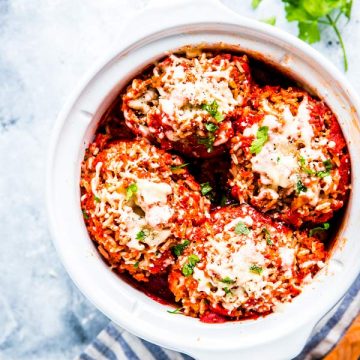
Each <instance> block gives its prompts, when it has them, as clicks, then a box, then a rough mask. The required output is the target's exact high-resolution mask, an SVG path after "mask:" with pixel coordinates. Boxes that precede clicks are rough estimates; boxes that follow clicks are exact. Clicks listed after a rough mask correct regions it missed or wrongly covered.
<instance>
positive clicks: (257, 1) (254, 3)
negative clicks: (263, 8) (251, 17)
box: [251, 0, 262, 10]
mask: <svg viewBox="0 0 360 360" xmlns="http://www.w3.org/2000/svg"><path fill="white" fill-rule="evenodd" d="M261 1H262V0H252V1H251V7H252V8H253V9H254V10H255V9H257V8H258V7H259V5H260V3H261Z"/></svg>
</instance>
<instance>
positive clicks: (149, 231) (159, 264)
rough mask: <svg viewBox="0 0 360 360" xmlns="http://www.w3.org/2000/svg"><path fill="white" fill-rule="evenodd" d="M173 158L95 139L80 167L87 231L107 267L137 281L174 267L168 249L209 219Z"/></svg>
mask: <svg viewBox="0 0 360 360" xmlns="http://www.w3.org/2000/svg"><path fill="white" fill-rule="evenodd" d="M183 165H184V164H183V162H182V160H181V159H180V158H179V157H177V156H176V155H171V154H167V153H165V152H164V151H162V150H159V149H157V148H156V147H154V146H152V145H150V144H149V143H148V142H147V141H146V140H138V141H116V142H112V143H107V141H106V138H104V137H103V136H98V138H97V139H96V140H95V142H94V143H93V144H91V145H90V147H89V149H88V151H87V155H86V157H85V159H84V161H83V164H82V180H81V190H82V197H81V204H82V209H83V214H84V218H85V222H86V225H87V228H88V231H89V233H90V235H91V237H92V239H93V240H94V241H95V242H96V243H97V244H98V248H99V251H100V253H101V254H102V255H103V256H104V257H105V258H106V259H107V261H108V262H109V263H110V265H111V266H112V267H114V268H116V270H118V271H120V272H122V271H124V270H127V271H128V272H129V273H130V274H132V275H133V276H134V278H135V279H137V280H139V281H146V280H147V278H148V277H149V276H150V275H151V274H159V273H162V272H164V271H165V270H166V268H167V267H168V266H169V265H170V264H172V263H173V262H174V258H173V255H172V252H171V248H172V246H174V245H176V244H177V243H178V242H181V241H182V239H183V238H186V237H187V236H188V234H189V232H190V231H191V230H192V228H193V227H194V226H196V225H199V224H201V223H202V222H203V221H204V220H205V217H206V216H207V214H208V209H209V205H210V203H209V201H208V200H207V199H206V198H205V197H203V196H202V195H201V193H200V186H199V185H198V184H197V183H196V182H195V181H194V179H193V177H192V176H191V175H190V174H189V173H188V171H187V170H186V168H185V167H184V166H183Z"/></svg>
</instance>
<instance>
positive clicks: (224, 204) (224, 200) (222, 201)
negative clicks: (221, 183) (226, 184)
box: [220, 195, 228, 207]
mask: <svg viewBox="0 0 360 360" xmlns="http://www.w3.org/2000/svg"><path fill="white" fill-rule="evenodd" d="M227 201H228V198H227V197H226V195H223V196H222V197H221V200H220V206H221V207H223V206H226V203H227Z"/></svg>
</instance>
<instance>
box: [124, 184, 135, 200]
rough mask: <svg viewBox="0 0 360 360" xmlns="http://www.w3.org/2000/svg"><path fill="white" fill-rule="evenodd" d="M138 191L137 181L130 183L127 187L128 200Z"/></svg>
mask: <svg viewBox="0 0 360 360" xmlns="http://www.w3.org/2000/svg"><path fill="white" fill-rule="evenodd" d="M137 191H138V187H137V185H136V183H133V184H131V185H129V186H128V187H127V188H126V200H130V199H131V198H132V197H133V196H134V195H135V194H136V192H137Z"/></svg>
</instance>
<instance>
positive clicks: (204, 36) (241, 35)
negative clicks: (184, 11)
mask: <svg viewBox="0 0 360 360" xmlns="http://www.w3.org/2000/svg"><path fill="white" fill-rule="evenodd" d="M219 42H221V43H222V44H228V45H227V46H228V47H229V48H230V49H232V50H237V51H241V50H243V51H245V52H248V53H250V54H252V55H253V56H261V57H265V58H266V59H267V61H269V62H272V63H274V64H276V65H277V66H278V67H280V68H281V70H282V71H284V72H286V73H288V74H289V75H290V76H292V77H293V78H294V79H296V80H297V81H299V82H301V83H302V84H304V86H305V87H306V88H308V89H311V90H312V92H315V93H317V94H318V95H319V96H320V97H321V98H323V99H324V100H325V101H326V102H327V103H328V104H329V105H330V107H331V108H332V110H333V111H334V112H335V113H336V114H337V115H338V118H339V121H340V124H341V126H342V129H343V132H344V134H345V137H346V138H347V140H348V145H349V149H350V153H351V156H352V159H353V160H354V159H355V157H356V155H357V154H359V153H360V151H359V150H360V131H359V125H358V122H357V121H358V120H357V118H358V114H357V113H356V106H358V105H357V104H355V105H354V102H353V101H354V100H353V95H352V94H351V93H350V92H349V90H348V87H347V84H346V83H345V82H344V81H343V80H342V78H341V77H339V76H338V73H337V72H335V73H334V72H333V68H332V67H329V65H328V64H326V66H323V65H322V58H319V59H317V57H316V54H315V53H314V52H312V51H311V50H310V49H309V48H308V47H306V46H304V48H299V44H298V43H297V42H295V44H292V43H291V42H290V41H288V40H287V39H286V38H285V36H278V35H276V34H274V33H271V31H266V32H265V31H256V30H255V29H253V28H252V27H251V26H248V25H247V24H241V25H237V24H225V23H216V24H215V23H199V24H192V25H186V26H178V27H173V28H170V29H167V30H164V31H161V32H158V33H155V34H152V35H150V36H148V37H146V38H143V39H141V40H139V41H138V42H136V43H134V44H133V45H131V46H129V47H128V48H126V49H125V50H124V51H122V52H120V53H119V54H117V55H116V56H115V57H113V58H112V59H111V60H109V61H108V62H107V63H106V64H105V65H104V66H103V67H102V68H101V69H100V70H97V71H96V73H95V74H94V75H93V76H92V77H91V78H90V79H88V81H87V82H86V83H85V84H84V85H83V86H82V87H81V89H80V92H79V94H78V96H77V97H76V98H75V99H73V101H71V102H70V103H69V104H68V107H67V109H66V110H65V111H64V112H63V114H62V115H61V116H60V117H62V119H63V120H62V124H61V125H59V129H58V137H57V140H56V143H55V144H54V149H55V150H54V156H53V160H52V166H51V169H50V172H51V176H50V178H51V180H50V183H51V194H50V200H49V201H50V204H52V205H54V204H56V208H55V209H53V210H52V212H53V215H52V218H53V219H56V220H53V227H54V230H55V232H56V233H57V236H56V238H57V240H56V247H57V249H58V251H59V253H60V256H61V257H62V260H63V262H64V264H65V266H66V268H67V269H68V271H69V274H70V275H71V277H72V278H73V280H74V281H75V283H76V284H77V285H78V287H79V288H80V289H81V290H82V291H83V292H84V293H85V295H87V296H88V297H89V299H90V300H91V301H93V302H94V304H95V305H96V306H97V307H98V308H99V309H101V310H102V311H103V312H104V313H105V314H106V315H107V316H108V317H109V318H110V319H112V320H114V321H115V322H117V323H118V324H120V325H122V326H125V327H126V328H127V329H129V330H130V331H131V332H133V333H135V334H136V335H139V336H141V337H143V338H145V339H148V340H150V341H152V342H155V343H157V344H160V345H163V346H166V347H169V348H173V349H177V350H179V349H181V350H184V349H203V348H206V349H208V350H211V349H214V350H219V349H222V350H224V351H225V350H231V349H235V348H239V347H242V348H244V349H245V348H250V347H252V346H255V345H259V344H262V345H265V344H267V343H270V342H276V341H277V340H278V339H280V338H281V337H284V336H286V335H288V334H290V333H292V332H294V333H295V332H296V331H300V328H301V327H303V326H304V325H306V324H307V325H309V328H308V329H307V335H309V332H310V331H311V328H312V327H313V325H314V324H315V323H316V322H317V321H318V320H320V318H321V317H322V316H323V315H324V314H325V313H326V312H327V311H329V310H330V309H331V308H332V307H333V306H334V305H335V304H336V303H337V302H338V301H339V300H340V298H341V297H342V295H343V294H344V293H345V291H346V290H347V289H348V287H349V286H350V284H351V282H352V281H353V279H355V277H356V275H357V273H358V272H359V269H360V263H359V262H358V259H359V257H360V242H358V241H357V224H359V223H360V207H359V204H357V203H356V202H355V201H354V197H355V196H356V197H357V191H358V185H357V183H358V178H357V175H356V174H358V173H359V170H360V169H359V165H358V164H357V163H356V162H355V161H352V171H353V178H352V184H353V189H352V200H351V201H350V203H349V205H348V208H347V211H346V214H345V217H346V226H343V227H342V229H340V231H339V235H338V236H339V238H341V239H346V240H347V241H346V243H343V242H342V246H338V247H337V248H336V250H335V251H334V253H333V255H332V260H330V261H329V266H328V268H327V269H326V270H325V271H322V272H321V273H320V274H319V276H317V278H316V279H315V280H314V281H313V283H312V284H311V285H309V286H308V287H307V288H306V289H305V290H304V292H303V293H302V294H301V295H300V296H298V297H297V298H296V299H295V300H294V301H293V303H291V304H289V305H286V306H285V307H284V308H283V309H282V310H281V311H279V312H277V313H274V314H271V315H269V316H267V317H265V318H259V319H257V320H255V321H244V322H229V323H224V324H204V323H201V322H199V321H198V320H197V319H193V318H189V317H185V316H174V315H171V314H168V313H167V312H166V309H167V307H166V306H164V305H161V304H159V303H156V302H155V301H153V300H151V299H150V298H148V297H147V296H146V295H144V294H143V293H141V292H139V291H138V290H136V289H134V288H132V287H131V286H130V285H128V284H127V283H125V282H123V281H122V280H121V279H120V278H119V277H118V276H117V275H116V274H115V273H113V272H112V271H111V270H110V269H109V268H108V266H107V265H106V264H105V263H104V262H103V260H102V259H101V257H100V256H99V254H98V252H97V250H96V249H95V247H94V245H93V243H92V242H91V240H90V239H89V236H88V234H87V231H86V228H85V225H84V222H83V219H82V213H81V209H80V201H79V198H80V190H79V176H80V164H81V161H82V159H83V155H84V150H85V148H86V147H87V145H88V144H89V142H90V141H91V140H92V139H93V135H94V131H95V129H96V126H97V123H98V121H99V119H100V118H101V116H102V115H103V114H104V112H105V111H106V110H107V109H108V107H109V105H110V104H111V103H112V102H113V101H114V99H115V98H116V96H117V95H118V94H119V92H120V90H121V89H122V88H123V87H124V86H125V85H126V84H127V83H128V82H129V80H130V79H131V78H133V77H134V75H136V74H137V73H139V72H140V71H141V69H143V68H144V67H145V66H146V65H147V64H150V63H152V62H153V61H155V60H156V59H158V58H161V57H163V56H164V55H166V54H167V53H168V52H169V49H170V52H171V49H178V48H181V47H183V46H186V45H189V44H191V45H195V44H203V46H207V47H211V45H209V44H217V45H216V46H218V44H219ZM204 43H205V44H206V45H204ZM260 54H261V55H260ZM314 54H315V55H314ZM169 332H171V336H169ZM302 342H303V341H302ZM301 345H302V344H301ZM279 346H280V345H279ZM295 347H296V348H294V354H296V353H297V352H298V350H299V347H300V343H299V344H298V345H295ZM191 351H192V350H191ZM191 351H190V352H191Z"/></svg>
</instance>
